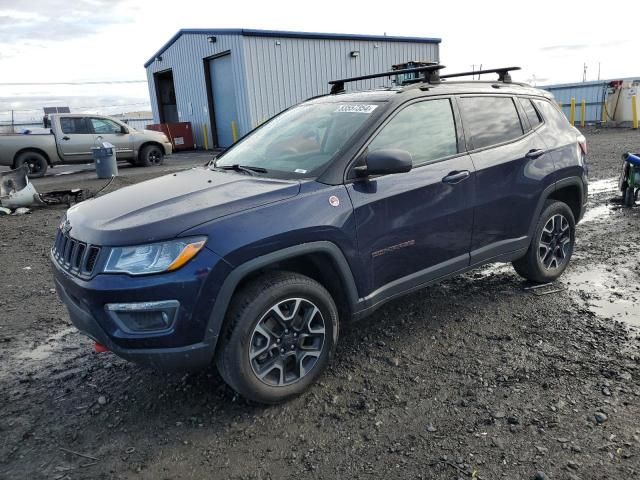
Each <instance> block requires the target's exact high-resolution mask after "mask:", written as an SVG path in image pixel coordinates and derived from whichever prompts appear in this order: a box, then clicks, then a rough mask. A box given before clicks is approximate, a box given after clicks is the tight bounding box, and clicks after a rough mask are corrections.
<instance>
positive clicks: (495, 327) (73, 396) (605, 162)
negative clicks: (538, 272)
mask: <svg viewBox="0 0 640 480" xmlns="http://www.w3.org/2000/svg"><path fill="white" fill-rule="evenodd" d="M586 135H587V137H588V142H589V147H590V152H589V154H590V168H591V178H592V182H593V183H592V188H591V190H592V192H593V193H592V194H591V196H590V210H589V213H588V214H587V217H586V218H585V221H584V223H581V224H580V225H579V227H578V233H577V237H578V243H577V249H576V254H575V257H574V261H573V262H572V265H571V266H570V268H569V269H568V270H567V272H566V274H565V275H564V276H563V277H562V279H561V281H559V282H556V284H555V285H554V286H553V288H549V287H548V288H546V289H542V290H525V289H524V288H525V287H526V286H527V285H526V284H525V283H524V282H523V281H521V279H520V278H519V277H518V276H516V275H515V273H514V272H513V270H512V269H511V267H510V266H508V265H493V266H489V267H485V268H483V269H480V270H477V271H474V272H470V273H468V274H466V275H463V276H461V277H458V278H455V279H452V280H449V281H447V282H444V283H442V284H439V285H437V286H434V287H432V288H429V289H427V290H425V291H422V292H417V293H414V294H411V295H409V296H407V297H405V298H403V299H399V300H396V301H394V302H392V303H389V304H387V305H386V306H385V307H384V308H382V309H380V310H379V311H378V312H376V313H375V314H374V315H373V316H371V317H369V318H367V319H365V320H362V321H359V322H353V323H349V324H346V325H343V328H342V332H341V339H340V342H339V346H338V351H337V354H336V357H335V360H334V363H333V366H332V368H330V369H329V370H328V371H327V373H326V374H325V375H324V376H323V378H322V379H321V382H320V383H319V384H317V385H316V386H315V387H313V388H312V389H311V390H310V391H309V392H308V393H307V394H305V395H303V396H302V397H300V398H298V399H295V400H293V401H291V402H289V403H287V404H285V405H280V406H271V407H264V406H259V405H254V404H249V403H247V402H245V401H244V400H243V399H241V398H238V397H237V396H236V395H234V393H233V392H232V391H231V390H230V389H228V388H227V387H226V386H225V385H224V384H223V383H222V381H221V379H220V378H219V376H218V375H217V373H216V372H215V370H214V369H211V370H207V371H202V372H197V373H188V374H184V373H183V374H175V373H174V374H165V373H158V372H155V371H153V370H150V369H147V368H143V367H139V366H137V365H135V364H131V363H127V362H125V361H123V360H120V359H119V358H117V357H115V356H113V355H112V354H110V353H107V354H95V353H93V352H92V343H91V342H90V341H89V340H88V339H86V338H85V337H83V336H81V335H80V334H78V333H77V332H76V331H75V329H74V328H73V327H72V326H71V324H70V322H69V320H68V318H67V313H66V311H65V309H64V307H63V305H62V304H61V303H60V301H59V300H58V298H57V296H56V295H55V293H54V291H53V283H52V278H51V274H50V267H49V264H48V259H47V252H48V249H49V248H50V245H51V242H52V238H53V235H54V232H55V229H56V226H57V224H58V221H59V219H60V217H61V215H62V213H63V209H62V208H49V209H39V210H35V211H34V212H33V214H31V215H25V216H19V217H4V218H0V232H1V235H0V265H2V275H3V281H2V292H3V293H2V295H1V296H0V478H2V479H5V478H6V479H23V478H25V479H26V478H29V479H40V478H54V479H59V480H61V479H81V478H91V479H96V478H99V479H102V478H116V479H120V478H132V477H134V478H149V479H165V478H166V479H173V478H180V479H189V478H196V479H198V478H232V479H289V478H290V479H294V478H317V479H333V478H349V479H354V478H403V479H405V478H406V479H459V478H461V479H467V478H475V479H495V478H508V479H530V478H537V479H545V478H548V479H572V480H575V479H605V478H606V479H614V478H615V479H631V478H638V476H639V475H640V422H639V421H638V418H640V365H639V359H640V352H639V351H638V347H639V346H640V342H639V341H638V336H637V332H638V328H640V307H639V306H638V305H639V304H640V267H639V265H640V254H639V253H638V251H637V250H635V249H634V248H633V247H632V246H633V245H637V244H639V243H640V228H639V227H640V208H635V209H622V208H620V207H619V205H618V204H617V203H616V202H615V199H614V201H612V198H613V197H615V196H616V195H617V192H616V190H615V188H616V187H615V182H614V181H613V178H614V177H616V176H617V175H618V170H619V163H620V160H619V158H620V154H621V153H622V152H624V151H626V150H635V149H640V146H638V144H639V143H640V141H639V140H640V138H639V135H640V134H639V133H638V132H634V131H631V130H593V129H592V130H587V131H586ZM153 175H155V173H154V172H151V173H149V174H145V175H137V176H135V178H134V177H131V178H126V177H120V178H118V179H117V181H116V182H115V183H114V185H112V187H111V188H119V187H122V186H125V185H127V184H128V183H133V182H138V181H141V180H143V179H145V178H146V177H148V176H153ZM68 180H69V182H71V183H70V184H72V183H73V179H71V178H69V179H68ZM102 183H103V182H102V181H98V180H88V179H83V180H82V183H81V186H82V187H83V188H89V189H94V190H95V189H97V188H98V187H99V186H100V185H101V184H102ZM61 186H62V184H60V183H57V184H56V188H60V187H61ZM548 292H551V293H548ZM536 293H548V294H544V295H537V294H536Z"/></svg>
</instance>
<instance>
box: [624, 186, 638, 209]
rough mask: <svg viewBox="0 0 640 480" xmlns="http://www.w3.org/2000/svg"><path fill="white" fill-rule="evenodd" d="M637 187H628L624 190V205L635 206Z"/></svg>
mask: <svg viewBox="0 0 640 480" xmlns="http://www.w3.org/2000/svg"><path fill="white" fill-rule="evenodd" d="M634 190H635V189H634V188H633V187H627V188H626V189H625V191H624V206H625V207H633V206H634V205H635V204H636V195H635V191H634Z"/></svg>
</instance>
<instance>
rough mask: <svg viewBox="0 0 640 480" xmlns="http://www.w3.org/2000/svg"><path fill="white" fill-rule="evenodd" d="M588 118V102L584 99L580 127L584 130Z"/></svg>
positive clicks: (581, 106)
mask: <svg viewBox="0 0 640 480" xmlns="http://www.w3.org/2000/svg"><path fill="white" fill-rule="evenodd" d="M586 116H587V101H586V100H585V99H584V98H583V99H582V104H581V105H580V126H581V127H583V128H584V121H585V117H586Z"/></svg>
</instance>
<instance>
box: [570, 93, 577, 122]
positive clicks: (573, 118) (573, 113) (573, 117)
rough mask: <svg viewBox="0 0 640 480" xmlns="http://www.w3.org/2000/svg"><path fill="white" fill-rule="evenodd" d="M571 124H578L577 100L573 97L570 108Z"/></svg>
mask: <svg viewBox="0 0 640 480" xmlns="http://www.w3.org/2000/svg"><path fill="white" fill-rule="evenodd" d="M569 123H570V124H571V125H575V124H576V99H575V98H573V97H571V106H570V107H569Z"/></svg>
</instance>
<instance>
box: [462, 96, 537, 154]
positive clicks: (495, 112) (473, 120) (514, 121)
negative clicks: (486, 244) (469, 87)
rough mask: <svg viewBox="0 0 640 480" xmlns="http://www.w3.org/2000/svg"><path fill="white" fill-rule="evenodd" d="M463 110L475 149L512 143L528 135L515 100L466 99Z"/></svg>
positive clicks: (465, 123) (463, 101)
mask: <svg viewBox="0 0 640 480" xmlns="http://www.w3.org/2000/svg"><path fill="white" fill-rule="evenodd" d="M460 107H461V109H462V118H463V119H464V125H465V129H467V130H468V131H469V132H470V133H471V139H472V140H471V141H472V145H473V148H474V149H476V148H483V147H488V146H489V145H495V144H498V143H503V142H508V141H511V140H514V139H516V138H518V137H520V136H521V135H522V134H523V133H524V132H523V130H522V124H521V123H520V117H519V116H518V111H517V110H516V105H515V103H513V99H512V98H511V97H488V96H487V97H463V98H461V99H460Z"/></svg>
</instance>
